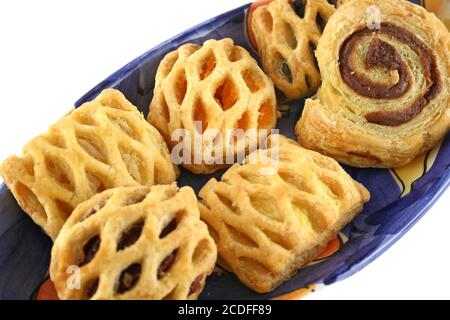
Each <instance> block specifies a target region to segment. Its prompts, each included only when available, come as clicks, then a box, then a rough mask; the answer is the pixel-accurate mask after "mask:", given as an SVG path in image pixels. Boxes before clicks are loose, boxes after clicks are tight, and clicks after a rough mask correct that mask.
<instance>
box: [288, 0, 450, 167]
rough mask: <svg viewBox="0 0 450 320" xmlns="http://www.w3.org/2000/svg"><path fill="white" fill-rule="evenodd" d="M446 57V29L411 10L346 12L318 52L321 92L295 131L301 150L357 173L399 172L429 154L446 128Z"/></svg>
mask: <svg viewBox="0 0 450 320" xmlns="http://www.w3.org/2000/svg"><path fill="white" fill-rule="evenodd" d="M374 8H375V9H374ZM374 10H376V11H375V12H377V13H378V17H377V19H378V20H379V25H376V26H375V28H374V26H373V25H370V24H369V21H371V19H372V17H371V15H372V14H373V12H374ZM449 49H450V35H449V33H448V31H447V29H446V28H445V26H444V25H443V24H442V22H440V21H439V20H438V19H437V18H436V17H435V16H434V15H432V14H430V13H428V12H427V11H426V10H424V9H423V8H421V7H419V6H417V5H414V4H411V3H408V2H406V1H402V0H392V1H383V2H380V1H374V0H356V1H352V2H351V5H347V4H344V5H343V6H341V7H340V8H339V9H338V10H337V12H336V13H335V15H333V16H332V17H331V18H330V20H329V26H328V25H327V27H326V28H325V30H324V34H323V36H322V38H321V40H320V41H319V44H318V48H317V52H316V55H317V59H318V62H319V67H320V71H321V74H322V78H323V84H322V87H321V88H320V90H319V92H318V94H317V98H316V99H315V100H307V102H306V104H305V110H304V112H303V116H302V118H301V119H300V121H299V123H298V124H297V128H296V132H297V135H298V136H299V141H300V143H301V144H303V145H304V146H305V147H308V148H312V149H315V150H318V151H321V152H323V153H326V154H328V155H331V156H333V157H335V158H336V159H338V160H339V161H341V162H343V163H346V164H349V165H354V166H358V167H383V168H386V167H387V168H389V167H395V166H400V165H404V164H406V163H408V162H410V161H411V160H413V159H414V158H415V157H416V156H418V155H419V154H421V153H423V152H425V151H427V150H429V149H431V148H432V147H433V146H434V145H435V144H436V143H437V142H438V141H439V140H440V139H441V138H442V137H443V136H444V135H445V134H446V132H447V131H448V130H449V126H450V105H449V103H450V99H449V86H450V83H449V74H450V55H449V52H450V51H449Z"/></svg>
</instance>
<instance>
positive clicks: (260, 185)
mask: <svg viewBox="0 0 450 320" xmlns="http://www.w3.org/2000/svg"><path fill="white" fill-rule="evenodd" d="M279 140H280V142H279V144H278V145H272V146H271V147H270V148H268V149H266V150H259V151H257V152H255V153H262V154H263V155H264V154H266V155H267V154H269V153H271V154H275V153H276V154H278V155H279V164H278V170H277V171H275V173H274V174H272V175H269V174H267V173H268V171H267V170H266V169H267V168H266V164H262V163H258V162H255V161H247V162H246V163H245V164H243V165H238V164H236V165H234V166H233V167H231V168H230V169H229V170H228V171H227V172H226V173H225V174H224V175H223V177H222V181H221V182H218V181H217V180H215V179H211V180H210V181H209V182H208V183H207V184H206V185H205V186H204V188H203V189H202V190H201V191H200V197H201V199H202V200H201V201H200V214H201V217H202V220H204V221H205V222H206V223H207V224H208V226H209V227H210V230H211V235H212V236H213V238H214V240H215V241H216V243H217V246H218V252H219V255H220V256H221V258H223V259H224V261H225V262H226V263H227V264H228V265H229V266H230V267H231V269H232V271H233V272H234V273H235V274H236V275H237V277H238V278H239V279H240V280H241V281H242V282H243V283H244V284H245V285H246V286H248V287H249V288H251V289H253V290H255V291H257V292H260V293H265V292H269V291H271V290H274V289H275V288H276V287H277V286H278V285H280V284H281V283H282V282H283V281H285V280H287V279H288V278H290V277H291V276H292V274H293V273H294V272H295V271H296V270H297V269H299V268H300V267H302V266H304V265H306V264H308V263H309V262H310V261H312V260H313V259H314V258H315V257H316V256H317V255H318V254H319V253H320V252H321V251H322V250H323V248H324V247H325V246H326V244H327V242H328V241H329V240H331V239H332V238H333V237H334V236H336V234H337V232H338V231H339V230H340V229H342V228H343V227H344V226H345V225H346V224H347V223H348V222H350V221H351V220H352V219H353V218H354V217H355V216H356V215H357V214H358V213H359V212H360V211H361V210H362V207H363V204H364V203H366V202H367V201H368V200H369V196H370V195H369V192H368V191H367V190H366V189H365V188H364V187H363V186H362V185H361V184H359V183H358V182H356V181H354V180H353V179H352V178H351V177H350V176H349V175H348V174H347V173H346V172H345V171H344V170H343V169H342V168H341V167H340V166H339V164H338V163H337V162H336V161H334V160H333V159H331V158H328V157H325V156H323V155H321V154H319V153H316V152H314V151H310V150H306V149H303V148H302V147H300V146H299V145H298V144H297V143H296V142H295V141H292V140H289V139H287V138H284V137H282V136H280V138H279ZM255 153H254V154H252V155H251V156H250V157H249V159H250V158H252V156H254V155H255ZM269 157H270V156H269Z"/></svg>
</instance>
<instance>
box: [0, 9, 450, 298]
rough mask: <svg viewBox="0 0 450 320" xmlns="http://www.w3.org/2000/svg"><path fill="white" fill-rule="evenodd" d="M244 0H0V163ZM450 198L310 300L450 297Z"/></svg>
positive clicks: (445, 196) (449, 194) (449, 193)
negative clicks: (123, 72)
mask: <svg viewBox="0 0 450 320" xmlns="http://www.w3.org/2000/svg"><path fill="white" fill-rule="evenodd" d="M246 2H247V1H245V0H243V1H242V0H226V1H224V0H204V1H198V0H196V1H186V0H176V1H175V0H171V1H167V0H166V1H150V0H147V1H111V0H110V1H98V0H97V1H80V0H78V1H44V0H41V1H31V0H30V1H22V0H15V1H0V41H1V42H0V139H1V140H0V141H1V144H0V160H2V159H4V158H5V157H6V156H8V155H10V154H12V153H15V152H18V151H19V150H20V148H21V146H22V145H23V144H24V143H26V142H27V141H28V140H29V139H30V138H32V137H33V136H34V135H36V134H38V133H40V132H42V131H44V130H45V129H46V128H47V127H48V126H49V125H50V124H51V123H52V122H54V121H56V120H57V119H58V118H59V117H60V116H62V115H63V114H64V113H65V112H66V111H67V110H69V109H70V108H71V107H72V106H73V103H74V102H75V100H77V99H78V98H79V97H81V95H82V94H83V93H85V92H86V91H88V90H89V89H90V88H92V87H93V86H94V85H96V84H97V83H98V82H99V81H100V80H103V79H104V78H105V77H106V76H108V75H110V74H111V73H112V72H113V71H115V70H117V69H119V68H120V67H122V66H123V65H124V64H126V63H127V62H129V61H131V60H132V59H134V58H135V57H137V56H138V55H140V54H142V53H143V52H145V51H147V50H148V49H150V48H152V47H153V46H155V45H157V44H159V43H160V42H162V41H163V40H166V39H167V38H170V37H172V36H174V35H176V34H178V33H179V32H181V31H183V30H185V29H186V28H189V27H191V26H193V25H195V24H197V23H200V22H202V21H204V20H206V19H208V18H211V17H213V16H215V15H217V14H220V13H223V12H225V11H227V10H230V9H233V8H235V7H237V6H239V5H241V4H244V3H246ZM449 200H450V192H449V191H447V192H446V193H445V194H444V196H443V197H442V198H441V199H440V200H439V201H438V202H437V203H436V205H435V206H434V207H433V208H432V209H431V210H430V211H429V212H428V213H427V215H426V216H425V217H424V218H423V219H422V220H421V221H420V222H419V223H418V224H417V225H416V226H415V227H414V228H413V229H412V230H411V231H410V232H409V233H408V234H407V235H405V236H404V237H403V238H402V239H401V240H400V241H398V242H397V243H396V244H395V245H394V246H393V247H392V248H391V249H390V250H389V251H388V252H386V253H385V254H384V255H382V256H381V257H380V258H378V259H377V260H376V261H375V262H373V263H371V264H370V265H369V266H367V267H366V268H365V269H364V270H362V271H361V272H359V273H357V274H356V275H354V276H352V277H351V278H349V279H347V280H345V281H342V282H340V283H337V284H335V285H333V286H331V287H326V288H325V289H323V290H320V291H318V292H317V293H315V294H312V295H310V296H309V297H308V298H312V299H368V298H374V299H383V298H386V299H391V298H392V299H393V298H400V299H402V298H446V299H449V298H450V257H449V246H448V245H449V237H448V233H449V232H448V230H449V226H450V212H449V209H448V207H449ZM24 281H25V279H24Z"/></svg>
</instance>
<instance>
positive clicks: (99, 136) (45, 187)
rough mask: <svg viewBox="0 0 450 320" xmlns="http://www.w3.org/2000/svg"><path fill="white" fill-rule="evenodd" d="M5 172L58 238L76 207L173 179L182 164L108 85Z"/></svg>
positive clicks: (23, 204)
mask: <svg viewBox="0 0 450 320" xmlns="http://www.w3.org/2000/svg"><path fill="white" fill-rule="evenodd" d="M0 173H1V175H2V177H3V178H4V180H5V182H6V184H7V185H8V187H9V188H10V189H11V191H12V193H13V194H14V196H15V198H16V199H17V201H18V203H19V205H20V206H21V207H22V209H23V210H24V211H25V212H26V213H27V214H28V215H30V216H31V218H32V219H33V220H34V222H36V223H37V224H38V225H39V226H40V227H41V228H42V229H44V231H45V232H46V233H47V234H48V235H49V236H50V237H51V238H52V239H55V238H56V236H57V235H58V232H59V230H60V229H61V227H62V225H63V224H64V222H65V221H66V220H67V218H68V217H69V216H70V214H71V213H72V210H73V209H74V208H75V207H76V206H77V205H78V204H79V203H81V202H83V201H85V200H87V199H89V198H90V197H92V196H93V195H94V194H96V193H99V192H101V191H103V190H105V189H110V188H114V187H121V186H135V185H148V186H151V185H153V184H167V183H172V182H174V181H175V179H176V178H177V175H178V168H177V167H176V166H174V165H173V163H172V161H171V157H170V154H169V152H168V149H167V146H166V144H165V142H164V140H163V138H162V137H161V135H160V134H159V133H158V131H157V130H156V129H155V128H154V127H152V126H151V125H150V124H149V123H148V122H147V121H146V120H145V119H144V118H143V116H142V115H141V114H140V113H139V111H138V110H137V109H136V107H134V106H133V105H132V104H131V103H130V102H128V101H127V100H126V99H125V97H124V96H123V95H122V94H121V93H120V92H119V91H116V90H105V91H103V92H102V93H101V94H100V95H99V96H98V97H97V98H96V99H95V100H93V101H91V102H88V103H85V104H84V105H83V106H81V107H80V108H78V109H76V110H74V111H73V112H72V113H70V114H69V115H67V116H65V117H64V118H62V119H61V120H59V121H58V122H57V123H56V124H55V125H53V126H51V127H50V128H49V129H48V131H47V132H46V133H45V134H43V135H40V136H38V137H36V138H35V139H33V140H32V141H31V142H29V143H28V144H27V145H26V146H25V147H24V149H23V151H22V155H21V156H19V157H16V156H12V157H10V158H8V159H7V160H6V161H5V162H4V163H3V164H2V165H1V167H0Z"/></svg>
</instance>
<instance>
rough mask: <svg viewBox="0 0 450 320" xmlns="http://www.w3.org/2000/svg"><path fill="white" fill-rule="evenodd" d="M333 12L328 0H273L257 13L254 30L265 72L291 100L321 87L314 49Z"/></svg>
mask: <svg viewBox="0 0 450 320" xmlns="http://www.w3.org/2000/svg"><path fill="white" fill-rule="evenodd" d="M334 11H335V7H334V5H332V4H330V3H329V2H328V1H327V0H307V1H305V0H303V1H301V0H300V1H293V0H274V1H271V2H270V3H269V4H268V5H265V6H262V7H259V8H258V9H256V11H255V12H254V14H253V20H252V22H251V23H252V29H253V33H254V35H255V39H256V42H257V45H258V51H259V54H260V56H261V60H262V64H263V67H264V71H265V72H266V73H267V74H268V75H269V77H270V78H271V79H272V80H273V82H274V83H275V85H276V87H277V88H278V89H280V90H281V91H282V92H283V93H284V94H285V96H286V97H287V98H288V99H290V100H292V99H298V98H303V97H307V96H310V95H312V94H314V93H315V92H316V91H317V89H318V88H319V86H320V73H319V70H318V67H317V65H316V59H315V57H314V51H315V49H316V46H317V43H318V41H319V39H320V36H321V34H322V28H323V26H324V25H325V24H326V22H327V21H328V19H329V18H330V16H331V15H332V14H333V13H334Z"/></svg>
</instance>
